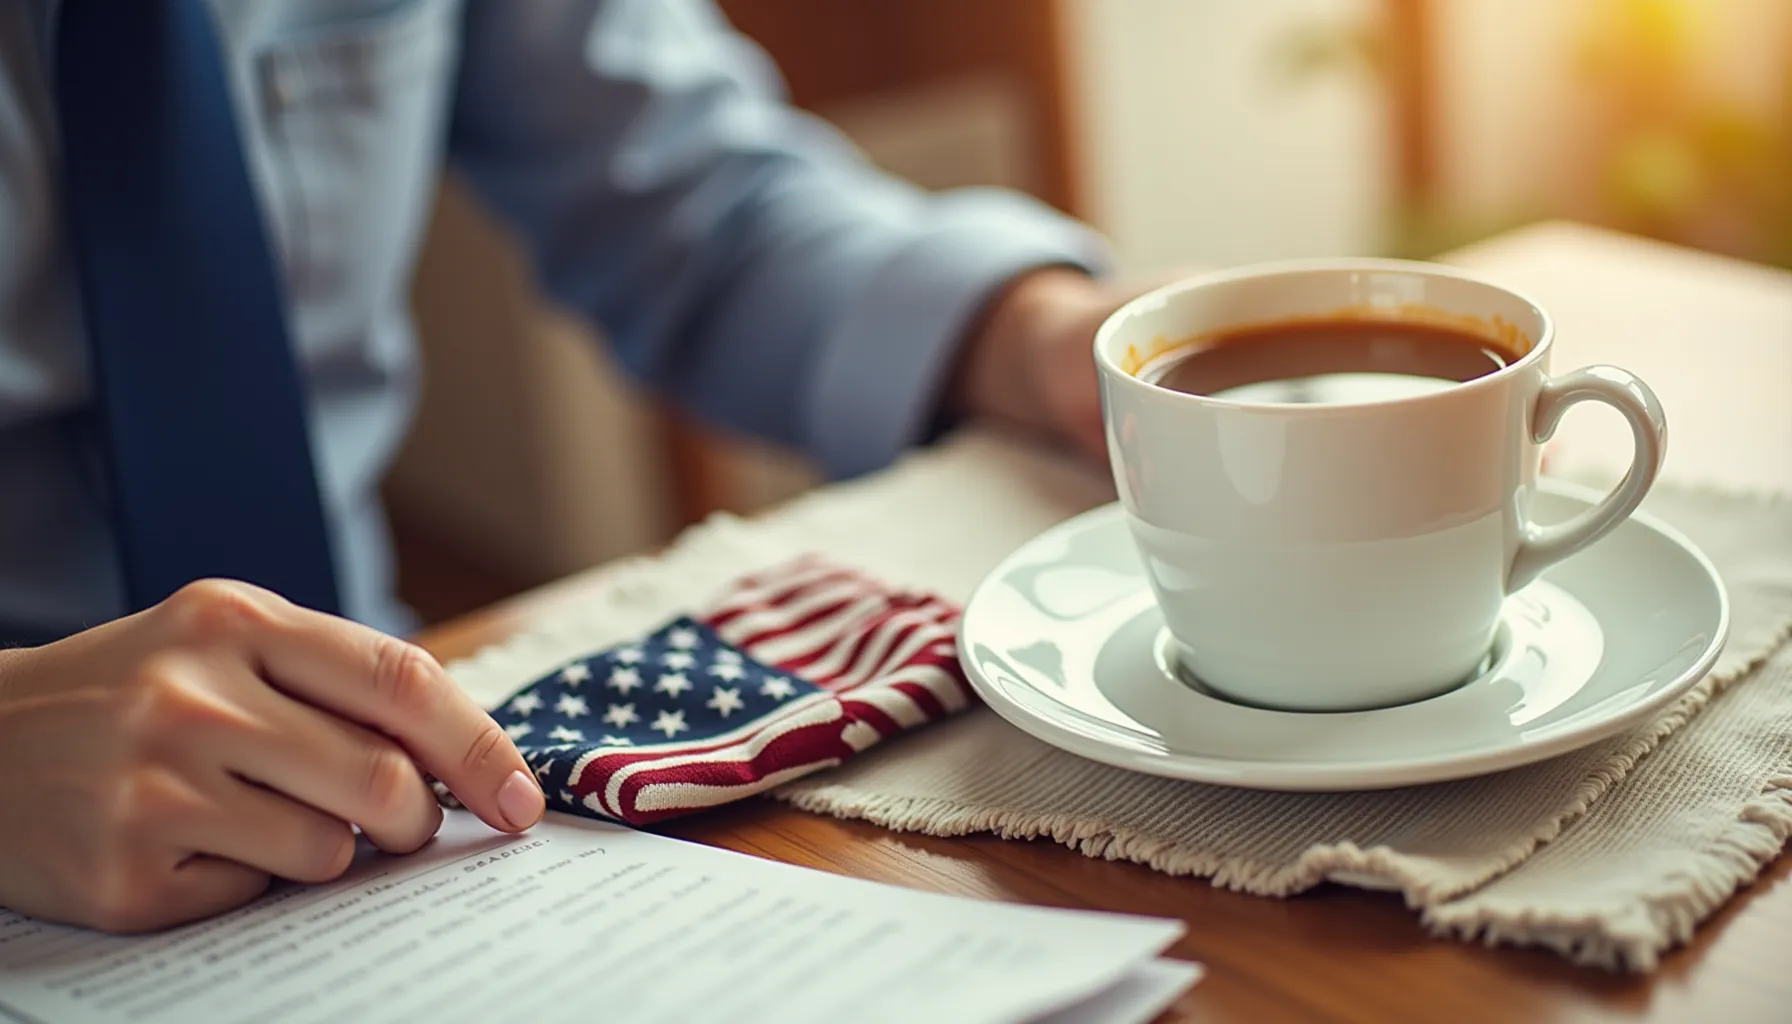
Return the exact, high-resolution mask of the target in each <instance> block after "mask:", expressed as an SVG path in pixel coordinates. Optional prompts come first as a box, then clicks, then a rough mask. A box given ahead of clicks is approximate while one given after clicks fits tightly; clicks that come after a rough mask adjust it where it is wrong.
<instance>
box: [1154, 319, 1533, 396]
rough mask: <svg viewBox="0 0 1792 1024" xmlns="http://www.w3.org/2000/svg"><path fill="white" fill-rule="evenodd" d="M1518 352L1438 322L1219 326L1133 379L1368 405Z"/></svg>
mask: <svg viewBox="0 0 1792 1024" xmlns="http://www.w3.org/2000/svg"><path fill="white" fill-rule="evenodd" d="M1520 355H1521V353H1517V352H1513V351H1510V350H1508V349H1507V348H1505V347H1504V346H1502V345H1500V344H1499V343H1497V342H1494V341H1490V340H1488V339H1487V338H1484V337H1480V336H1478V335H1475V334H1471V333H1469V332H1468V331H1464V330H1457V329H1454V328H1451V327H1446V326H1440V325H1435V324H1428V323H1412V322H1404V321H1393V320H1386V321H1378V320H1346V319H1338V320H1324V319H1315V320H1307V321H1291V322H1287V323H1272V324H1260V325H1253V326H1250V327H1241V328H1238V329H1236V330H1231V331H1225V332H1222V333H1220V334H1217V335H1215V336H1214V337H1212V338H1207V339H1203V340H1202V341H1201V342H1200V343H1198V344H1196V345H1191V346H1189V347H1187V348H1185V349H1182V350H1179V351H1177V352H1174V353H1172V354H1170V355H1167V356H1164V357H1163V358H1162V359H1160V360H1158V361H1156V362H1155V363H1154V364H1152V365H1147V366H1146V367H1145V368H1144V369H1143V370H1142V371H1141V372H1140V374H1139V376H1140V377H1141V378H1143V379H1145V380H1147V381H1150V382H1151V383H1153V384H1156V385H1158V386H1159V387H1165V388H1170V389H1172V390H1175V391H1185V392H1188V393H1189V394H1194V395H1210V396H1212V397H1215V398H1225V399H1231V400H1233V401H1238V402H1272V403H1287V404H1336V403H1353V402H1373V401H1382V400H1386V399H1390V398H1402V397H1408V396H1412V395H1421V394H1426V393H1429V392H1432V391H1440V390H1443V389H1444V388H1448V387H1450V386H1452V385H1454V384H1460V383H1462V382H1464V381H1470V380H1474V379H1475V378H1477V377H1484V376H1486V375H1487V374H1490V373H1493V372H1494V371H1496V370H1498V369H1500V368H1501V367H1504V366H1507V365H1510V364H1511V363H1513V362H1515V361H1516V360H1517V359H1518V358H1519V357H1520Z"/></svg>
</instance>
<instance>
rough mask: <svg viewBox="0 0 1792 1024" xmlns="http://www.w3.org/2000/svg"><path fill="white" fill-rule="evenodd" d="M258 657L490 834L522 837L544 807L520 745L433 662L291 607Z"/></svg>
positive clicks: (284, 686)
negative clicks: (399, 749) (368, 733)
mask: <svg viewBox="0 0 1792 1024" xmlns="http://www.w3.org/2000/svg"><path fill="white" fill-rule="evenodd" d="M283 603H284V604H285V607H284V608H281V609H280V610H279V612H278V613H277V615H276V616H275V621H274V623H273V624H272V625H271V627H270V628H267V629H264V630H259V631H257V635H256V639H255V641H254V643H255V652H254V653H255V654H256V655H257V660H258V661H259V662H260V664H261V666H262V668H263V669H264V670H265V671H264V674H265V677H266V678H267V679H268V681H269V682H270V683H272V684H273V685H274V686H275V687H277V688H278V689H280V690H282V691H283V692H285V693H287V694H288V695H290V696H292V697H295V698H297V699H299V700H302V701H305V702H306V703H308V704H311V705H313V706H316V707H319V708H322V709H324V710H326V711H331V712H334V713H336V714H338V715H341V716H342V717H344V718H348V719H351V720H353V721H356V722H359V723H361V724H362V725H366V726H369V727H371V728H374V729H377V730H379V731H380V732H383V733H385V734H386V735H388V736H390V737H392V738H393V739H395V740H397V741H398V742H399V743H400V744H401V745H403V747H404V748H405V750H406V751H408V752H409V753H410V755H411V756H412V757H413V758H415V759H416V760H417V762H418V764H419V765H421V766H422V768H423V769H424V770H425V771H427V772H429V773H430V774H431V775H434V776H435V777H436V778H438V779H440V780H442V782H443V783H444V784H445V785H446V786H447V787H448V789H449V790H450V791H451V792H453V793H454V795H455V797H457V798H458V799H459V800H460V801H461V803H463V804H465V805H467V807H468V808H469V809H471V810H472V811H473V813H475V814H477V815H479V817H480V818H481V819H483V820H484V821H485V823H486V824H488V825H490V826H492V827H493V828H496V829H500V830H502V831H506V832H520V831H522V830H524V829H526V828H529V827H530V826H531V825H534V824H535V823H536V822H537V821H540V820H541V816H542V813H543V811H544V810H546V806H547V805H546V801H545V799H544V798H543V797H542V793H541V787H540V785H539V784H537V783H536V781H535V776H534V775H533V774H532V773H531V772H530V771H529V766H528V764H527V763H526V762H525V761H524V760H523V755H522V754H520V753H518V752H517V749H516V744H514V743H512V742H511V741H510V737H509V736H508V735H506V734H505V732H504V730H503V729H502V728H500V727H499V726H498V723H496V722H494V721H492V718H491V716H490V715H488V714H486V713H485V711H484V710H482V709H481V708H480V707H479V705H477V704H475V703H473V701H472V699H471V698H469V697H468V696H467V695H466V694H465V693H463V692H461V690H460V688H459V687H458V686H456V685H455V684H454V681H453V680H452V679H450V678H449V677H448V673H447V672H445V671H443V669H442V666H441V665H440V664H438V663H437V662H436V660H435V658H433V657H431V656H430V654H429V652H427V651H425V650H424V649H423V648H421V647H418V646H417V645H415V644H411V643H406V642H405V641H403V640H400V639H398V638H396V637H393V636H389V635H387V634H385V633H381V632H379V631H378V630H376V629H372V628H369V627H367V626H363V625H361V624H359V623H355V622H350V621H348V620H347V619H339V618H336V617H334V616H330V615H325V614H323V613H321V612H316V611H312V610H310V609H307V608H302V607H300V606H298V605H295V604H291V603H290V602H283Z"/></svg>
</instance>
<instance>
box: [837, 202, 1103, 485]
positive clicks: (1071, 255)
mask: <svg viewBox="0 0 1792 1024" xmlns="http://www.w3.org/2000/svg"><path fill="white" fill-rule="evenodd" d="M931 203H932V205H931V206H930V208H929V211H928V224H927V226H926V227H925V228H924V229H923V230H922V232H921V233H920V234H919V236H918V237H917V238H915V240H914V241H912V242H910V243H909V244H907V245H906V246H903V247H902V248H901V249H899V250H898V251H897V252H896V253H895V254H894V255H893V256H892V257H891V258H890V260H889V261H888V262H887V263H885V265H884V266H883V267H882V268H881V269H880V270H879V271H878V272H877V273H876V275H875V276H874V277H873V278H872V280H871V281H870V282H869V284H868V285H867V287H866V289H865V291H864V293H863V294H861V295H860V296H859V297H858V300H857V301H856V302H854V303H853V304H852V305H851V306H850V307H849V308H848V309H847V310H846V312H845V314H844V316H843V317H842V319H841V320H840V321H839V324H838V329H837V331H836V332H835V334H834V343H833V344H832V345H831V346H829V347H828V349H827V351H826V354H825V355H824V356H823V358H822V360H821V365H820V366H819V367H818V368H817V371H816V378H815V382H814V390H813V391H812V392H811V394H812V396H813V397H812V399H811V403H810V408H809V413H808V419H807V423H806V431H807V433H808V435H809V439H810V441H809V444H808V448H809V450H810V451H811V452H812V453H814V454H815V456H816V457H817V458H818V459H819V460H820V462H821V466H822V469H823V470H824V471H825V472H826V473H827V474H828V475H829V476H830V477H833V478H836V479H839V478H843V477H850V476H856V475H859V474H861V473H867V472H870V471H872V470H876V469H881V468H883V467H884V466H886V465H888V464H890V463H891V462H893V461H895V459H896V457H897V456H898V455H900V454H901V453H902V451H903V449H905V448H907V447H909V446H910V445H913V444H915V443H917V442H918V441H921V440H924V439H926V438H928V437H929V436H930V435H931V434H932V433H933V432H934V428H935V427H936V426H937V420H936V414H937V410H938V408H939V403H940V400H941V397H942V394H943V392H944V390H945V387H946V384H947V381H946V379H945V378H946V375H947V374H948V373H950V371H951V369H952V367H953V366H954V365H955V364H956V362H957V358H956V357H957V349H958V347H959V345H960V344H961V343H963V342H964V341H966V340H967V339H966V337H965V333H966V331H967V330H968V328H969V327H970V325H971V323H972V322H973V320H974V319H975V318H976V317H978V316H979V315H981V314H982V313H983V312H984V306H985V305H986V304H987V303H988V301H989V300H990V299H991V298H992V297H993V296H994V295H995V293H996V292H997V291H998V290H1000V289H1001V288H1002V287H1003V286H1004V285H1006V284H1007V283H1008V282H1010V281H1012V280H1014V278H1016V277H1018V276H1020V275H1021V274H1023V273H1026V272H1028V271H1030V270H1036V269H1040V268H1043V267H1049V266H1070V267H1076V268H1079V269H1082V270H1085V271H1087V272H1089V273H1091V274H1102V273H1105V272H1107V271H1108V269H1109V268H1110V266H1111V257H1110V254H1109V251H1108V248H1107V245H1106V243H1105V242H1104V241H1103V240H1102V239H1101V238H1100V236H1098V235H1097V234H1095V232H1093V231H1092V230H1090V229H1089V228H1088V227H1086V226H1085V225H1083V224H1081V223H1079V222H1078V221H1075V220H1072V219H1071V218H1069V217H1066V216H1064V215H1063V214H1060V213H1057V212H1056V211H1054V210H1051V209H1050V208H1048V207H1046V206H1044V205H1042V204H1039V203H1036V202H1034V201H1033V200H1031V199H1028V198H1026V197H1024V196H1021V195H1019V194H1018V193H1011V192H998V191H987V190H965V191H961V192H953V193H947V194H943V195H940V196H936V197H933V199H932V200H931Z"/></svg>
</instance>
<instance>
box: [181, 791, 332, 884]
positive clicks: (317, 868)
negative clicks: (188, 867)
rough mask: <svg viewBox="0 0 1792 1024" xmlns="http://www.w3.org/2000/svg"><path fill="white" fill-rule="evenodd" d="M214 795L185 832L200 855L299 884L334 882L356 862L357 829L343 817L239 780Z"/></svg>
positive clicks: (187, 838)
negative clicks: (334, 816) (204, 810)
mask: <svg viewBox="0 0 1792 1024" xmlns="http://www.w3.org/2000/svg"><path fill="white" fill-rule="evenodd" d="M209 795H210V797H211V799H212V807H210V808H208V811H207V813H205V814H203V815H200V816H196V819H195V820H194V821H192V822H189V823H186V825H185V827H184V828H183V829H182V832H181V838H182V840H183V841H184V842H186V843H191V845H192V849H193V851H194V852H195V853H199V854H205V855H210V856H212V857H221V858H223V859H225V860H229V861H234V862H235V863H237V864H240V865H244V866H246V867H250V868H254V869H255V870H257V871H259V872H262V873H265V874H269V875H278V876H279V877H281V878H289V879H291V880H293V881H295V882H328V881H331V880H332V879H335V878H337V877H340V876H341V874H342V873H343V872H344V871H347V870H348V866H349V864H350V863H351V862H352V861H353V860H354V855H355V833H354V830H353V829H351V828H349V826H348V825H347V824H346V823H345V822H343V821H341V820H339V819H337V818H333V817H331V816H330V815H328V814H325V813H323V812H321V811H318V810H315V809H313V808H310V807H307V806H305V805H304V804H302V803H299V802H298V801H296V800H292V799H290V798H288V797H285V796H282V795H281V794H279V793H274V792H271V791H269V790H266V789H262V788H261V787H259V786H256V785H253V784H251V783H247V782H243V781H241V780H238V779H222V780H220V782H219V785H218V786H217V788H216V791H214V792H213V793H211V794H209ZM212 874H216V873H215V872H214V873H212ZM194 884H201V883H197V882H196V883H194ZM204 884H216V885H219V886H222V884H223V883H221V882H218V883H212V882H206V883H204Z"/></svg>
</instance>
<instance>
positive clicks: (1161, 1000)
mask: <svg viewBox="0 0 1792 1024" xmlns="http://www.w3.org/2000/svg"><path fill="white" fill-rule="evenodd" d="M1201 974H1202V968H1201V965H1200V964H1192V963H1189V962H1188V961H1187V960H1167V959H1158V960H1147V961H1146V962H1144V963H1142V964H1140V965H1139V966H1137V967H1135V968H1133V970H1132V973H1131V974H1128V975H1127V976H1126V977H1124V978H1121V979H1120V980H1119V981H1117V982H1115V983H1114V984H1113V985H1112V986H1111V987H1109V988H1106V989H1103V990H1102V991H1100V992H1097V993H1096V994H1095V995H1092V996H1090V997H1089V998H1087V999H1084V1000H1083V1001H1082V1002H1079V1003H1073V1004H1071V1005H1070V1006H1066V1007H1064V1008H1063V1009H1062V1010H1054V1011H1052V1012H1051V1013H1048V1014H1046V1015H1045V1016H1044V1017H1041V1018H1039V1021H1038V1024H1151V1021H1153V1020H1156V1019H1157V1015H1158V1014H1160V1013H1162V1012H1164V1011H1165V1010H1167V1009H1169V1008H1170V1004H1172V1003H1174V1002H1175V1001H1176V997H1177V996H1180V995H1181V994H1182V993H1184V992H1186V991H1188V989H1189V987H1190V986H1191V985H1193V984H1194V983H1195V982H1197V981H1200V980H1201Z"/></svg>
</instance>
